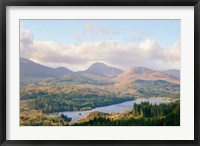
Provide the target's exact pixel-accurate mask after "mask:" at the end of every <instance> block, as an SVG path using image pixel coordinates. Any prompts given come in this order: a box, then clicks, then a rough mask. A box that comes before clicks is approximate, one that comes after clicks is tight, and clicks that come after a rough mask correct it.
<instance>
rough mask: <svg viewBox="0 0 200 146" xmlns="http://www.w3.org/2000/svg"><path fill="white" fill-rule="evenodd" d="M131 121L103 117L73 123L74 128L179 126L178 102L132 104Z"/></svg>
mask: <svg viewBox="0 0 200 146" xmlns="http://www.w3.org/2000/svg"><path fill="white" fill-rule="evenodd" d="M130 114H132V115H133V116H134V117H135V118H133V119H125V118H123V119H118V120H113V119H111V118H108V117H107V118H105V117H103V116H102V117H99V116H98V117H94V118H93V119H92V120H89V121H86V122H82V123H75V124H73V125H74V126H179V125H180V101H176V102H174V103H168V104H160V105H156V104H155V105H152V104H150V103H149V102H142V103H141V104H134V106H133V110H132V112H131V113H130Z"/></svg>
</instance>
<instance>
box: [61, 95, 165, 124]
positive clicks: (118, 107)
mask: <svg viewBox="0 0 200 146" xmlns="http://www.w3.org/2000/svg"><path fill="white" fill-rule="evenodd" d="M142 101H149V103H152V104H155V103H156V104H160V103H166V102H169V101H167V100H158V99H154V100H145V99H138V100H133V101H127V102H123V103H120V104H114V105H110V106H103V107H98V108H95V109H92V110H87V111H70V112H62V113H63V114H64V115H67V116H68V117H71V118H72V122H75V121H76V120H78V119H80V118H82V117H84V116H87V115H88V114H89V113H90V112H93V111H99V112H104V113H121V112H123V111H124V110H131V109H132V108H133V104H134V103H140V102H142ZM60 114H61V113H60Z"/></svg>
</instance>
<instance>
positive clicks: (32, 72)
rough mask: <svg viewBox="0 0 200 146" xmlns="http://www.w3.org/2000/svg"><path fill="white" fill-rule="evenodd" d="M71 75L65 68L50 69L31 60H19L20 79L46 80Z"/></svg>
mask: <svg viewBox="0 0 200 146" xmlns="http://www.w3.org/2000/svg"><path fill="white" fill-rule="evenodd" d="M69 73H72V71H70V70H69V69H67V68H51V67H47V66H44V65H40V64H38V63H35V62H33V61H31V60H28V59H25V58H20V77H21V78H24V77H30V78H46V77H58V76H62V75H65V74H69Z"/></svg>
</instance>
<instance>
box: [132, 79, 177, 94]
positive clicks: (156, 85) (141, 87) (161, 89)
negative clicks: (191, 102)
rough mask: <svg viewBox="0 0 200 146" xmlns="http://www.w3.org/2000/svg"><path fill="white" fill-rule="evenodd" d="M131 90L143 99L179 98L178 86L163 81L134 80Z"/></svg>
mask: <svg viewBox="0 0 200 146" xmlns="http://www.w3.org/2000/svg"><path fill="white" fill-rule="evenodd" d="M134 83H135V84H134V86H133V87H132V88H133V89H136V90H137V92H138V93H139V94H141V95H142V96H144V97H145V98H149V97H170V98H179V97H180V95H179V94H180V85H178V84H173V83H170V82H167V81H164V80H136V81H135V82H134Z"/></svg>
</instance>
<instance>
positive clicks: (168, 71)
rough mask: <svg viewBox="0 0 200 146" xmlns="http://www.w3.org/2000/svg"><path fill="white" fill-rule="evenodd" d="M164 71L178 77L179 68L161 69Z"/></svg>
mask: <svg viewBox="0 0 200 146" xmlns="http://www.w3.org/2000/svg"><path fill="white" fill-rule="evenodd" d="M163 72H164V73H166V74H168V75H170V76H174V77H177V78H179V79H180V70H177V69H169V70H165V71H163Z"/></svg>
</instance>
